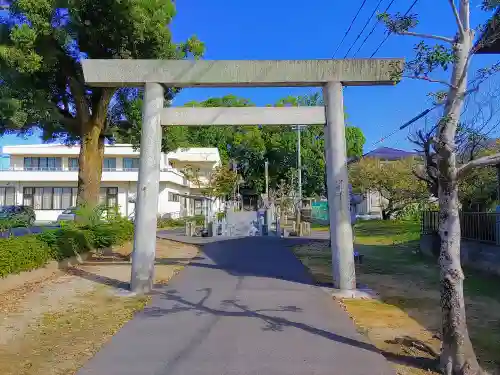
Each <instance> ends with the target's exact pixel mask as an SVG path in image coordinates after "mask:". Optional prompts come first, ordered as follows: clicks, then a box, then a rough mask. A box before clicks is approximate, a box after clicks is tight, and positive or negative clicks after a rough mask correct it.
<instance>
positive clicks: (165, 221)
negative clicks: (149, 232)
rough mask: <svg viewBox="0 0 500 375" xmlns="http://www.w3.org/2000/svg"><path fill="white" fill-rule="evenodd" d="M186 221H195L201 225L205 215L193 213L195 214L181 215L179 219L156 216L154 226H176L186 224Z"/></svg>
mask: <svg viewBox="0 0 500 375" xmlns="http://www.w3.org/2000/svg"><path fill="white" fill-rule="evenodd" d="M187 221H195V222H196V225H203V223H204V222H205V216H203V215H195V216H189V217H183V218H180V219H170V218H158V220H157V222H156V223H157V225H156V226H157V227H158V228H177V227H183V226H184V225H186V222H187Z"/></svg>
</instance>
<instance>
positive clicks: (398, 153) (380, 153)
mask: <svg viewBox="0 0 500 375" xmlns="http://www.w3.org/2000/svg"><path fill="white" fill-rule="evenodd" d="M412 156H418V153H417V152H414V151H404V150H399V149H396V148H390V147H379V148H376V149H375V150H372V151H370V152H367V153H366V154H364V155H363V157H365V158H379V159H388V160H397V159H404V158H408V157H412Z"/></svg>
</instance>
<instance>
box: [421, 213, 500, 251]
mask: <svg viewBox="0 0 500 375" xmlns="http://www.w3.org/2000/svg"><path fill="white" fill-rule="evenodd" d="M438 228H439V212H437V211H424V212H423V213H422V223H421V233H422V234H433V233H438ZM460 231H461V237H462V238H463V239H466V240H471V241H478V242H488V243H495V244H500V214H499V213H496V212H460Z"/></svg>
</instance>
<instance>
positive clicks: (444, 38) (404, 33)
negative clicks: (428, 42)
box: [396, 31, 455, 44]
mask: <svg viewBox="0 0 500 375" xmlns="http://www.w3.org/2000/svg"><path fill="white" fill-rule="evenodd" d="M396 33H397V34H399V35H408V36H416V37H417V38H424V39H435V40H439V41H441V42H446V43H451V44H453V43H455V40H454V39H452V38H447V37H445V36H440V35H432V34H421V33H414V32H413V31H398V32H396Z"/></svg>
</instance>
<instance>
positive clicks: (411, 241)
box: [294, 221, 500, 375]
mask: <svg viewBox="0 0 500 375" xmlns="http://www.w3.org/2000/svg"><path fill="white" fill-rule="evenodd" d="M355 230H356V249H357V250H358V251H360V252H361V253H362V254H364V255H365V257H364V263H363V264H362V265H358V266H357V270H356V271H357V280H358V283H360V284H364V285H368V286H369V287H370V288H372V289H374V290H375V291H376V292H377V293H378V294H379V295H380V297H381V301H374V300H344V301H342V303H343V304H345V307H346V309H347V311H348V312H349V314H350V315H351V316H352V317H353V319H354V320H355V322H356V324H357V326H358V329H359V330H360V331H361V332H365V333H366V334H367V336H368V337H369V338H370V340H371V341H372V342H373V343H374V345H376V346H377V347H378V348H379V349H381V350H382V351H384V352H385V354H386V357H387V358H388V359H389V360H390V361H391V362H393V364H394V366H395V367H396V369H397V372H398V373H399V374H413V375H416V374H418V375H420V374H434V373H436V374H437V372H435V368H433V363H434V362H433V359H434V358H435V356H436V353H438V352H439V349H440V342H439V339H438V338H437V337H438V335H439V332H440V324H441V319H440V316H441V315H440V307H439V299H440V296H439V269H438V266H437V264H435V262H433V261H432V260H429V259H425V258H423V257H421V256H420V255H419V254H418V252H417V250H418V240H419V237H420V234H419V230H420V226H419V224H418V223H413V222H394V221H362V222H359V223H358V224H356V228H355ZM294 251H295V253H296V255H297V256H298V257H299V258H300V259H301V261H302V262H303V263H304V265H305V266H307V267H308V268H309V269H310V271H311V272H312V273H313V274H314V276H315V278H316V279H317V280H318V282H328V281H331V254H330V249H329V248H328V243H327V241H315V242H312V243H310V244H308V245H301V246H299V247H296V248H295V249H294ZM465 273H466V279H465V282H464V290H465V296H466V306H467V319H468V326H469V331H470V335H471V339H472V341H473V344H474V348H475V350H476V353H477V355H478V357H479V359H480V362H481V364H482V365H483V366H484V367H486V368H488V369H490V370H494V369H497V368H499V367H500V324H499V323H498V322H499V321H500V278H499V277H495V276H486V275H483V274H481V273H479V272H474V271H468V270H465ZM403 357H404V358H407V357H411V358H414V359H415V360H414V361H411V363H410V362H408V361H407V362H406V363H405V361H401V360H400V359H401V358H403Z"/></svg>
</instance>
